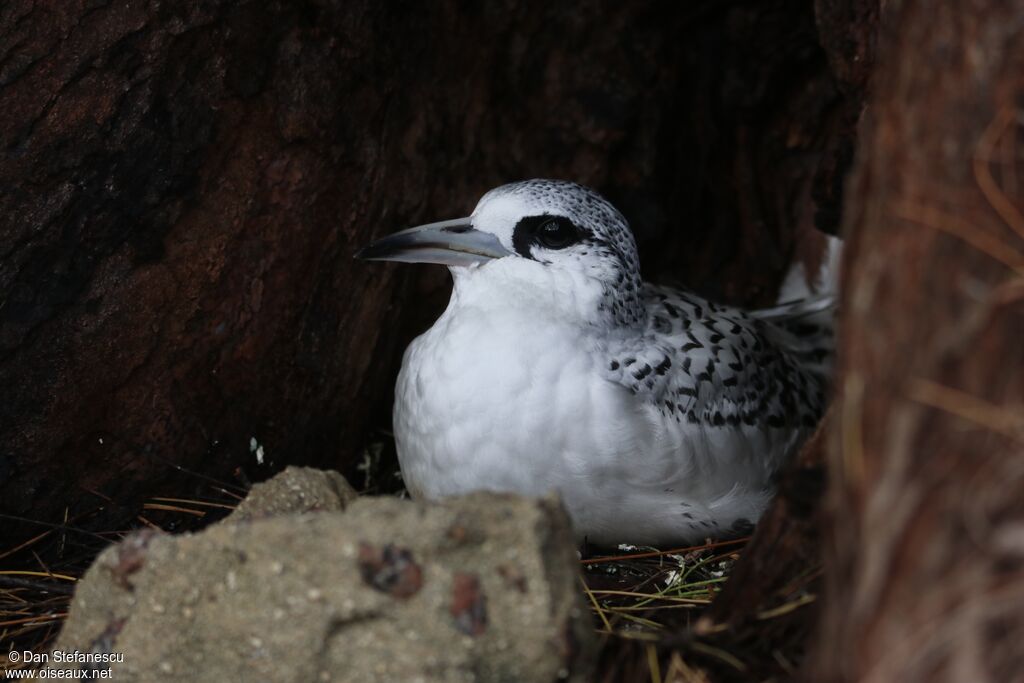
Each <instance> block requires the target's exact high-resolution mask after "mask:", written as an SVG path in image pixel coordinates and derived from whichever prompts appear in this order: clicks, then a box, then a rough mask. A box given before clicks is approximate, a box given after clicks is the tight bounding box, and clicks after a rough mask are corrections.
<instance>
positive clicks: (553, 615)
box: [57, 469, 595, 682]
mask: <svg viewBox="0 0 1024 683" xmlns="http://www.w3.org/2000/svg"><path fill="white" fill-rule="evenodd" d="M277 479H278V480H280V481H277V482H276V483H268V484H265V485H263V487H262V488H261V489H260V490H259V491H257V490H256V489H254V500H253V501H251V502H250V503H249V504H248V505H243V506H240V510H239V514H237V515H233V516H231V517H229V518H228V519H226V520H224V521H223V522H220V523H218V524H215V525H213V526H211V527H210V528H208V529H205V530H203V531H201V532H199V533H195V534H187V535H183V536H172V535H167V534H159V533H150V532H144V533H140V534H136V535H133V536H131V537H129V538H128V539H126V540H125V541H123V542H122V543H120V544H118V545H116V546H113V547H111V548H109V549H107V550H106V551H105V552H104V553H103V554H102V555H100V557H99V558H98V559H97V561H96V563H95V564H94V565H93V567H92V568H91V569H90V570H89V572H88V573H87V574H86V576H85V578H84V579H83V580H82V581H81V582H80V584H79V586H78V589H77V595H76V597H75V600H74V604H73V605H72V609H71V615H70V617H69V619H68V622H67V625H66V627H65V629H64V632H63V633H62V634H61V636H60V638H59V641H58V645H57V648H59V649H62V650H65V651H68V650H75V649H77V650H80V651H82V652H99V651H105V652H114V653H122V654H123V658H124V661H123V663H116V664H114V665H113V678H114V679H115V680H119V681H156V682H161V681H252V680H260V681H304V682H305V681H375V680H382V681H384V680H386V681H424V682H426V681H555V680H560V679H569V680H581V679H582V678H583V677H584V675H585V674H586V671H585V670H586V668H587V663H588V662H589V661H590V659H591V655H592V652H593V647H594V640H595V636H594V633H593V628H592V624H591V623H590V618H589V613H588V612H587V610H586V609H585V605H584V604H583V602H582V597H581V593H580V591H579V579H578V563H577V561H576V554H575V548H574V545H573V542H572V536H571V533H570V530H569V523H568V519H567V517H566V515H565V513H564V511H563V510H562V508H561V506H560V505H559V504H558V503H557V501H554V500H540V501H537V500H529V499H524V498H518V497H513V496H505V495H496V494H474V495H472V496H468V497H465V498H460V499H453V500H451V501H447V502H444V503H420V502H412V501H408V500H399V499H396V498H387V497H384V498H358V499H355V500H351V499H350V498H349V497H348V493H347V492H348V491H350V489H349V488H348V487H347V484H345V486H338V485H337V484H338V482H337V480H336V479H335V478H334V476H333V475H326V476H325V475H324V473H322V472H317V471H315V470H294V469H293V470H288V471H286V472H285V473H282V475H279V477H278V478H277ZM339 479H340V477H339ZM272 481H274V480H272ZM342 483H343V480H342ZM289 491H290V492H292V493H291V494H289V493H288V492H289ZM332 491H333V492H334V493H331V492H332ZM257 494H258V495H259V496H260V497H265V500H264V502H267V501H273V503H272V504H270V505H268V506H263V504H262V503H259V501H258V500H256V499H255V497H256V495H257ZM289 495H291V497H290V498H289ZM332 496H334V498H332ZM288 500H290V501H291V502H292V505H291V506H289V504H287V501H288ZM331 500H333V501H334V502H333V503H331V502H330V501H331ZM311 502H313V503H314V507H319V508H320V511H315V512H288V510H308V509H309V504H310V503H311ZM257 503H259V505H257ZM332 505H333V506H335V509H333V510H332V509H330V507H331V506H332ZM342 507H344V508H345V509H344V512H340V511H338V509H339V508H342ZM257 508H258V509H257ZM324 508H328V509H326V510H325V509H324ZM267 510H274V511H276V512H277V513H278V514H277V515H276V516H264V515H265V512H266V511H267ZM250 513H252V514H251V515H250Z"/></svg>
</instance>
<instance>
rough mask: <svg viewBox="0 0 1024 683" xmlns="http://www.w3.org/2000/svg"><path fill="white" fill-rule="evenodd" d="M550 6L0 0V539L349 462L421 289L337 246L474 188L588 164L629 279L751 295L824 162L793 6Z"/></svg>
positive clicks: (831, 156) (834, 103) (837, 167)
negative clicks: (301, 468) (636, 245)
mask: <svg viewBox="0 0 1024 683" xmlns="http://www.w3.org/2000/svg"><path fill="white" fill-rule="evenodd" d="M556 5H557V3H556V4H552V3H544V2H539V1H533V2H522V3H519V2H512V1H511V0H509V1H508V2H505V3H503V4H501V5H499V6H494V5H488V6H487V7H486V8H484V7H483V6H477V5H474V4H472V3H468V4H467V3H461V2H457V1H455V0H450V1H445V2H441V3H432V4H431V5H430V6H429V8H428V7H427V6H426V5H423V6H421V5H418V4H413V5H407V6H398V5H397V4H384V5H382V4H380V3H372V2H365V1H356V2H342V1H340V0H336V1H335V0H312V1H310V2H304V3H294V2H266V3H255V2H242V1H241V0H210V1H208V2H203V3H152V2H142V1H141V0H139V1H136V0H129V1H127V2H119V3H110V2H85V1H78V2H50V3H43V2H30V1H29V0H8V1H7V2H5V3H3V4H2V5H0V145H2V147H3V150H4V158H3V162H2V164H0V296H2V300H0V387H2V388H3V397H2V399H3V400H2V401H0V511H2V513H4V514H5V515H7V520H5V522H4V524H3V525H0V536H3V538H0V548H2V547H7V546H8V545H9V544H10V543H11V542H12V541H14V540H17V539H18V538H23V537H25V536H26V535H27V534H29V533H35V532H36V531H38V528H37V527H34V526H33V527H21V526H18V525H11V524H10V522H9V520H10V517H12V516H13V517H18V518H27V519H32V520H38V521H41V522H57V521H61V520H63V519H66V518H67V517H71V518H76V516H77V515H79V514H80V513H82V512H88V511H90V510H92V509H94V508H96V507H97V506H105V513H104V514H103V515H101V516H98V517H93V518H90V519H89V520H88V524H90V525H92V526H93V528H97V529H111V528H122V526H123V524H124V523H125V522H126V521H128V520H131V519H132V518H133V517H134V515H135V514H136V513H137V511H138V503H139V502H140V501H142V500H144V499H146V498H147V497H149V496H153V495H180V494H183V493H195V491H192V487H195V486H196V482H200V481H204V480H202V479H196V478H194V477H185V475H183V474H182V472H181V470H180V469H179V468H186V469H188V470H191V471H195V472H198V473H199V474H200V475H201V476H202V477H212V478H215V479H222V478H225V477H231V473H232V472H233V471H235V470H236V468H238V467H239V466H240V465H243V464H244V465H245V467H244V471H246V472H248V474H249V476H251V477H262V476H265V475H267V474H269V473H270V472H271V471H272V470H274V469H277V468H279V467H281V466H283V465H285V464H288V463H307V464H316V465H326V466H333V467H338V468H341V469H343V470H346V471H349V472H351V471H352V467H353V466H354V465H355V463H356V462H357V461H358V460H359V457H360V454H361V448H362V446H363V445H364V444H365V442H366V439H367V434H368V432H369V431H370V429H371V427H373V426H380V427H383V426H386V425H387V422H388V420H387V413H388V411H389V402H390V399H389V396H390V386H391V382H392V381H393V377H394V374H395V370H396V363H397V360H398V353H399V352H400V350H401V348H402V347H403V346H404V344H405V343H406V342H407V341H408V340H409V339H410V337H411V335H412V334H413V333H414V332H417V331H419V330H420V329H422V328H423V327H424V326H425V325H426V324H427V323H428V322H429V320H430V318H432V317H433V316H434V315H436V313H437V312H438V309H439V306H440V305H442V303H443V299H444V298H445V297H446V285H444V284H443V283H444V282H445V278H446V274H445V273H443V271H439V270H436V269H420V270H416V269H413V268H393V267H385V266H379V265H373V266H368V265H365V264H359V263H354V262H353V261H352V258H351V256H352V253H353V251H354V250H355V248H356V247H358V246H360V245H361V244H363V243H365V242H367V241H368V240H369V239H370V238H371V236H376V235H380V234H383V233H386V232H389V231H392V230H396V229H399V228H401V227H404V226H407V225H410V224H415V223H418V222H422V221H427V220H434V219H440V218H445V217H451V216H455V215H462V214H465V213H467V212H468V211H469V210H470V209H471V208H472V205H473V203H474V201H475V199H476V198H477V197H478V196H479V195H480V194H482V193H483V192H484V191H485V190H487V189H489V188H490V187H492V186H494V185H497V184H500V183H502V182H506V181H510V180H515V179H519V178H523V177H530V176H550V177H560V178H568V179H573V180H577V181H581V182H584V183H588V184H591V185H594V186H595V187H596V188H597V189H599V190H601V191H604V192H606V193H607V194H608V195H609V196H610V198H611V199H613V200H614V201H615V202H616V203H618V204H619V205H620V206H621V207H622V209H623V210H624V211H625V213H626V215H627V217H629V218H630V219H631V220H632V222H633V225H634V227H635V228H636V231H637V233H638V235H639V237H640V242H641V250H642V252H643V253H644V255H645V256H644V266H645V269H646V275H647V276H648V277H649V278H650V279H654V280H661V281H674V282H677V283H681V284H688V285H691V286H694V287H696V288H699V289H701V290H702V291H704V292H706V293H708V294H711V295H713V296H717V297H719V298H725V299H728V300H731V301H736V302H747V303H750V302H765V301H768V300H770V299H771V297H772V295H773V293H774V289H775V287H776V286H777V284H778V282H779V280H780V278H781V276H782V273H783V272H784V270H785V268H786V267H787V265H788V263H789V261H790V259H791V257H792V255H793V254H794V253H795V252H797V251H799V249H800V245H801V244H805V243H807V244H814V239H815V238H814V236H813V230H812V227H813V224H814V222H815V220H817V222H818V223H819V224H820V225H821V226H823V227H825V228H829V227H830V226H834V223H835V220H834V216H835V215H836V207H837V206H838V196H837V195H836V193H835V192H834V190H835V188H836V187H838V185H837V178H840V177H841V176H842V170H843V165H844V163H845V161H844V159H846V157H847V156H848V155H844V154H843V153H842V149H843V148H844V147H845V146H848V144H849V139H850V127H849V125H848V116H847V114H846V113H845V108H844V105H843V100H842V97H841V94H840V86H838V85H837V84H836V82H835V80H834V79H833V77H832V75H831V74H830V72H829V69H828V62H827V60H826V57H825V54H824V53H823V52H822V50H821V49H820V47H819V46H818V43H817V30H816V27H815V20H814V14H813V7H812V4H811V2H810V0H772V1H771V2H762V3H736V2H720V1H719V0H713V1H710V0H709V1H707V2H691V3H678V4H661V3H655V2H640V3H611V2H607V3H601V2H591V3H585V4H583V5H582V6H577V5H575V4H574V5H573V6H565V7H558V6H556ZM815 198H816V199H815ZM809 251H813V250H809ZM251 439H255V440H256V442H257V443H258V444H259V445H261V446H262V447H263V449H264V450H263V453H264V455H265V459H266V462H267V463H268V464H267V465H265V466H263V467H259V466H257V463H256V461H255V458H254V455H253V454H252V453H251V452H250V441H251ZM110 501H113V504H111V502H110ZM82 524H85V522H82Z"/></svg>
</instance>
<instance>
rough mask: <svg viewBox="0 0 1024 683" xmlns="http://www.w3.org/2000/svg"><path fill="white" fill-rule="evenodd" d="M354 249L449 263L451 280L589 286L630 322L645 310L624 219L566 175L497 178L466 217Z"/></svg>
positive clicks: (606, 310) (605, 308)
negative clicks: (514, 179) (504, 181)
mask: <svg viewBox="0 0 1024 683" xmlns="http://www.w3.org/2000/svg"><path fill="white" fill-rule="evenodd" d="M356 256H357V257H358V258H361V259H366V260H374V261H401V262H404V263H438V264H443V265H447V266H448V267H449V269H450V270H451V271H452V274H453V275H454V277H455V279H456V283H458V282H459V280H460V279H467V278H468V279H472V280H473V281H489V280H496V279H498V278H500V279H501V280H502V281H503V282H506V283H507V282H509V281H519V282H518V283H517V284H522V285H523V287H522V290H527V289H528V288H529V287H531V286H532V287H548V288H549V289H550V288H557V289H559V290H567V291H564V292H563V293H565V294H569V295H573V294H575V295H579V294H580V291H578V290H584V289H589V290H593V291H595V292H597V293H598V294H597V295H595V296H594V297H592V298H593V299H594V306H595V307H596V308H599V309H601V311H600V312H601V313H602V315H604V316H607V317H611V318H613V319H614V320H615V321H616V322H618V323H629V324H632V323H636V322H638V321H639V319H640V316H641V315H642V312H643V307H642V305H641V304H640V287H641V280H640V264H639V260H638V258H637V250H636V242H635V241H634V239H633V233H632V232H631V231H630V229H629V224H628V223H627V222H626V219H625V218H623V216H622V214H621V213H619V212H618V211H617V210H616V209H615V207H614V206H612V205H611V204H610V203H609V202H608V201H607V200H605V199H604V198H603V197H601V196H600V195H599V194H597V193H596V192H594V191H593V190H591V189H589V188H586V187H583V186H581V185H577V184H576V183H571V182H566V181H557V180H526V181H522V182H518V183H510V184H508V185H502V186H501V187H498V188H495V189H493V190H491V191H490V192H488V193H487V194H485V195H484V196H483V197H482V198H481V199H480V201H479V203H477V205H476V208H475V209H474V210H473V213H472V214H471V215H470V216H469V217H467V218H458V219H454V220H448V221H441V222H439V223H429V224H427V225H421V226H419V227H415V228H410V229H408V230H403V231H402V232H398V233H395V234H393V235H389V236H387V237H384V238H382V239H379V240H377V241H375V242H373V243H372V244H370V245H368V246H366V247H364V248H363V249H361V250H360V251H359V252H358V253H357V254H356ZM552 283H556V284H552ZM571 290H577V291H575V292H573V291H571ZM595 313H596V312H595Z"/></svg>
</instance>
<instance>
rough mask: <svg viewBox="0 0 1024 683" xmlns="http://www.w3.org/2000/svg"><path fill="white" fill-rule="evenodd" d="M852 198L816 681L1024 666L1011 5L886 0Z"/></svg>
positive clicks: (1021, 51) (1022, 57) (1022, 89)
mask: <svg viewBox="0 0 1024 683" xmlns="http://www.w3.org/2000/svg"><path fill="white" fill-rule="evenodd" d="M889 12H890V13H889V14H888V16H887V17H886V18H885V20H884V22H883V24H884V26H885V30H884V33H883V39H882V41H881V43H882V52H881V55H880V59H879V70H878V72H877V74H876V80H875V81H874V83H873V85H872V88H873V90H874V94H873V98H872V102H873V104H872V105H870V107H869V110H868V111H869V116H868V118H867V120H866V127H865V130H864V134H863V138H862V142H861V145H860V148H859V152H858V165H857V170H856V174H855V178H854V180H853V184H852V186H851V190H850V193H849V194H848V196H847V201H848V204H847V212H846V217H845V230H846V233H847V235H848V236H849V243H848V249H849V253H848V257H849V260H848V263H849V264H850V269H849V272H848V274H847V275H848V277H846V279H845V282H846V289H845V293H844V319H843V330H842V343H843V358H842V368H841V377H840V380H839V382H840V384H839V388H840V397H841V400H840V403H839V405H836V406H834V413H833V414H834V416H835V418H836V419H835V426H834V429H833V430H832V431H833V435H832V441H833V443H832V446H831V448H830V457H829V470H830V475H831V477H832V487H831V488H832V493H831V500H830V509H831V513H832V514H831V531H830V536H829V539H830V540H829V542H828V544H827V548H826V577H827V581H826V583H827V591H826V595H825V597H826V600H825V603H824V606H823V610H824V614H823V628H822V630H821V634H820V638H819V639H818V642H817V646H816V656H815V657H814V658H813V662H812V666H811V668H810V673H809V676H808V679H809V680H814V681H854V680H858V681H1010V680H1021V676H1022V675H1024V650H1022V649H1021V643H1024V536H1022V533H1021V530H1022V529H1024V417H1022V416H1024V186H1022V185H1021V179H1022V178H1024V154H1022V148H1021V146H1020V140H1022V139H1024V30H1022V27H1024V6H1022V5H1021V4H1020V3H1019V2H1010V1H1008V0H1007V1H1000V0H972V2H961V3H931V2H926V1H923V0H906V1H905V2H900V3H895V4H894V5H893V6H892V7H891V8H890V10H889Z"/></svg>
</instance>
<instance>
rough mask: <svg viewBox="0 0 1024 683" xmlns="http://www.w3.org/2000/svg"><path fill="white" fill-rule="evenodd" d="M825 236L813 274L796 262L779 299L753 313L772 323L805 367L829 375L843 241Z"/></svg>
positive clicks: (777, 333)
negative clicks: (820, 259)
mask: <svg viewBox="0 0 1024 683" xmlns="http://www.w3.org/2000/svg"><path fill="white" fill-rule="evenodd" d="M827 239H828V244H827V247H826V249H827V251H826V254H825V260H824V262H823V263H822V266H821V269H820V270H819V271H818V272H817V273H816V274H815V276H814V277H812V278H808V277H807V275H806V272H805V269H804V266H803V264H802V263H797V264H795V265H794V266H793V267H792V268H791V269H790V271H789V273H787V275H786V279H785V280H784V281H783V284H782V287H781V288H780V290H779V298H778V303H777V304H776V305H775V306H772V307H770V308H762V309H760V310H757V311H752V315H753V316H754V317H756V318H759V319H761V320H764V321H766V322H770V323H772V324H773V327H774V328H775V331H776V336H777V337H778V339H777V341H778V342H779V343H780V344H782V345H783V346H785V347H786V348H787V349H789V351H790V352H791V353H792V355H794V356H795V357H797V358H799V359H800V360H801V361H802V362H803V365H804V366H805V367H808V368H811V369H813V370H815V371H816V372H819V373H821V374H822V375H823V376H825V377H830V376H831V374H832V361H833V357H834V355H835V315H836V305H837V303H838V295H839V263H840V258H841V256H842V249H843V243H842V240H840V239H838V238H835V237H831V236H829V237H828V238H827Z"/></svg>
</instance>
